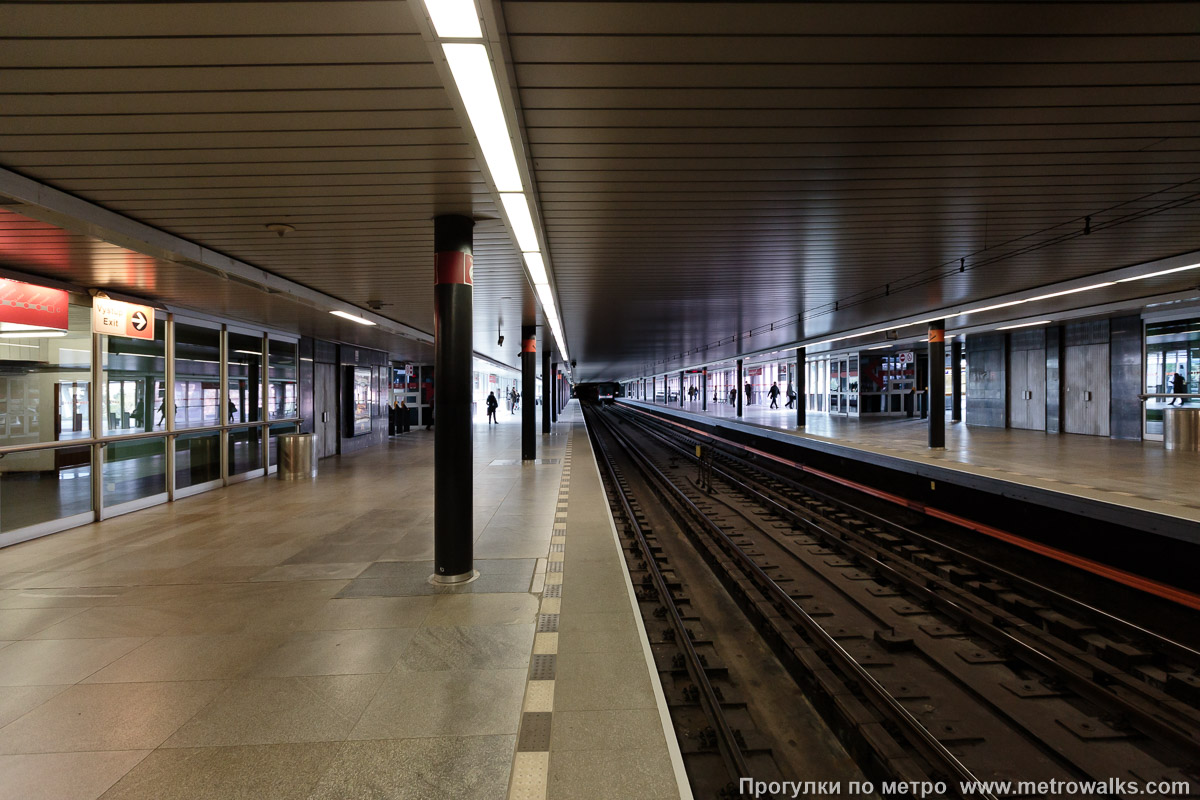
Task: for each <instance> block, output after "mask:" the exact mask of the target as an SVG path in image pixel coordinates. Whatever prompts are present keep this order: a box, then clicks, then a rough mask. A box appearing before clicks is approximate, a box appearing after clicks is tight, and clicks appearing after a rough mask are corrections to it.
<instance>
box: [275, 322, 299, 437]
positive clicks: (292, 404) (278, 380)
mask: <svg viewBox="0 0 1200 800" xmlns="http://www.w3.org/2000/svg"><path fill="white" fill-rule="evenodd" d="M267 355H268V361H267V368H268V376H267V381H268V383H267V392H268V396H267V419H286V418H288V417H295V416H297V415H298V414H299V413H300V401H299V395H298V393H297V388H296V387H297V386H298V378H299V374H300V372H299V365H300V354H299V345H297V344H296V343H295V342H283V341H279V340H277V339H271V340H270V341H269V342H268V348H267Z"/></svg>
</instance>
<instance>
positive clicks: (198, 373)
mask: <svg viewBox="0 0 1200 800" xmlns="http://www.w3.org/2000/svg"><path fill="white" fill-rule="evenodd" d="M220 407H221V332H220V331H219V330H217V329H216V328H207V327H203V326H200V325H190V324H188V323H184V322H176V323H175V427H176V428H177V429H179V428H201V427H207V426H209V425H220V424H221V412H220ZM155 415H156V416H155V424H156V426H157V424H158V418H160V417H165V415H166V409H165V408H162V407H158V408H156V409H155ZM156 430H157V427H156Z"/></svg>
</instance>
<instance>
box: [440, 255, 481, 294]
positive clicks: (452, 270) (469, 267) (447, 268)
mask: <svg viewBox="0 0 1200 800" xmlns="http://www.w3.org/2000/svg"><path fill="white" fill-rule="evenodd" d="M474 269H475V267H474V259H472V258H471V255H470V253H460V252H458V251H457V250H455V251H451V252H448V253H437V254H435V255H434V257H433V283H434V285H435V286H436V285H437V284H439V283H465V284H467V285H468V286H473V285H474V283H475V282H474V280H472V278H473V275H472V273H473V272H474Z"/></svg>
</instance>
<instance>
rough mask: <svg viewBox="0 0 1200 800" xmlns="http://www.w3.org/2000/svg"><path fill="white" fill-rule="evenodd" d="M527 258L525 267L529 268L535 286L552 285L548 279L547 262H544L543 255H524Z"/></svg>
mask: <svg viewBox="0 0 1200 800" xmlns="http://www.w3.org/2000/svg"><path fill="white" fill-rule="evenodd" d="M521 255H523V256H525V266H527V267H529V277H530V278H531V279H532V280H533V285H534V286H542V285H545V284H549V283H550V279H549V278H548V277H546V262H545V261H543V260H542V254H541V253H522V254H521Z"/></svg>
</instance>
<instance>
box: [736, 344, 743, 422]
mask: <svg viewBox="0 0 1200 800" xmlns="http://www.w3.org/2000/svg"><path fill="white" fill-rule="evenodd" d="M735 385H736V386H737V415H738V416H739V417H740V416H741V415H742V393H743V388H744V387H743V385H742V360H741V359H740V358H739V359H738V360H737V384H735Z"/></svg>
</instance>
